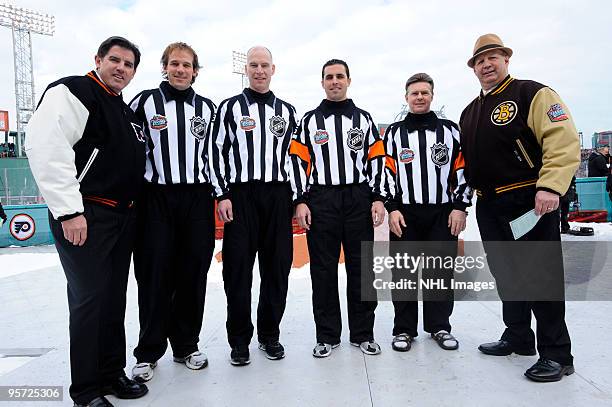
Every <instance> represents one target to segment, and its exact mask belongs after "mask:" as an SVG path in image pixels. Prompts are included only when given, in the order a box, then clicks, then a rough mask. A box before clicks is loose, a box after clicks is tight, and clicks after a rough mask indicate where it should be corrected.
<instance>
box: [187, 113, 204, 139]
mask: <svg viewBox="0 0 612 407" xmlns="http://www.w3.org/2000/svg"><path fill="white" fill-rule="evenodd" d="M190 121H191V129H190V130H191V134H193V137H195V138H196V139H198V140H204V135H205V134H206V120H204V119H203V118H201V117H199V116H193V117H192V118H191V119H190Z"/></svg>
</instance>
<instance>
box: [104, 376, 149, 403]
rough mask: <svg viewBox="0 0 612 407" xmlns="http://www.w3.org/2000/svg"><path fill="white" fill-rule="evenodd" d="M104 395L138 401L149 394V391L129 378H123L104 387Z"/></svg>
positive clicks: (143, 385)
mask: <svg viewBox="0 0 612 407" xmlns="http://www.w3.org/2000/svg"><path fill="white" fill-rule="evenodd" d="M101 390H102V393H104V394H105V395H106V394H112V395H113V396H115V397H117V398H120V399H137V398H139V397H142V396H144V395H145V394H147V392H148V391H149V389H148V388H147V386H146V385H145V384H142V383H138V382H136V381H134V380H132V379H128V378H127V376H121V377H118V378H117V379H115V380H113V381H112V382H110V383H107V384H106V385H105V386H104V387H102V389H101Z"/></svg>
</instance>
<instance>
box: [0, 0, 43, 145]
mask: <svg viewBox="0 0 612 407" xmlns="http://www.w3.org/2000/svg"><path fill="white" fill-rule="evenodd" d="M0 25H2V26H4V27H8V28H11V29H12V31H13V57H14V62H15V104H16V114H17V143H16V144H17V145H16V146H15V147H16V150H17V155H18V156H19V157H21V156H23V151H22V150H23V133H24V129H25V126H26V124H27V123H28V121H29V120H30V117H31V116H32V113H34V108H35V99H34V71H33V69H32V33H34V34H42V35H53V33H54V32H55V17H54V16H50V15H49V14H42V13H39V12H37V11H33V10H28V9H25V8H22V7H15V6H13V5H10V4H0Z"/></svg>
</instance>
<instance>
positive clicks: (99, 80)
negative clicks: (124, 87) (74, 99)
mask: <svg viewBox="0 0 612 407" xmlns="http://www.w3.org/2000/svg"><path fill="white" fill-rule="evenodd" d="M85 76H87V77H88V78H89V79H91V80H93V81H94V82H95V83H97V84H98V85H99V86H100V87H101V88H102V89H104V90H105V91H106V93H108V94H109V95H111V96H120V94H118V93H116V92H115V91H114V90H112V89H111V88H109V87H108V86H107V85H106V84H105V83H104V81H103V80H102V78H100V76H99V75H98V73H97V72H96V71H95V70H93V71H90V72H88V73H87V74H86V75H85Z"/></svg>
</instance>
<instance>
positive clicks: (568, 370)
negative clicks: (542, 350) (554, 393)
mask: <svg viewBox="0 0 612 407" xmlns="http://www.w3.org/2000/svg"><path fill="white" fill-rule="evenodd" d="M572 373H574V365H562V364H560V363H558V362H555V361H554V360H550V359H547V358H540V359H538V361H537V362H536V363H535V365H533V366H531V367H530V368H529V369H527V371H526V372H525V376H527V377H528V378H529V379H531V380H533V381H534V382H558V381H559V380H561V379H563V376H569V375H571V374H572Z"/></svg>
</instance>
